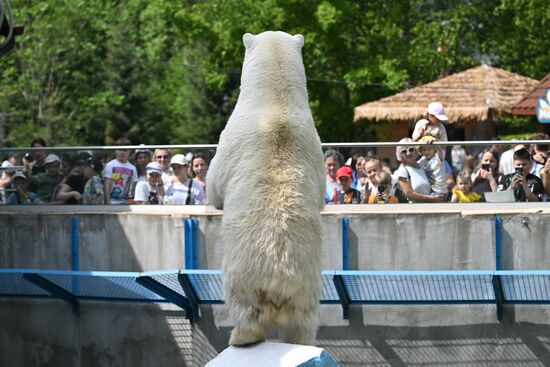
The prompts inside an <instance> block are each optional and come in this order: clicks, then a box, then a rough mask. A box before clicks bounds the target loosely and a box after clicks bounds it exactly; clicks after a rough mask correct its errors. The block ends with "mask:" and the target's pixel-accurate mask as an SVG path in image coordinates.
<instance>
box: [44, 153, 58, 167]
mask: <svg viewBox="0 0 550 367" xmlns="http://www.w3.org/2000/svg"><path fill="white" fill-rule="evenodd" d="M55 162H59V157H58V156H57V155H55V154H48V156H47V157H46V159H44V165H46V164H50V163H55Z"/></svg>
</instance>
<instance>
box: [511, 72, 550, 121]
mask: <svg viewBox="0 0 550 367" xmlns="http://www.w3.org/2000/svg"><path fill="white" fill-rule="evenodd" d="M547 89H550V74H548V75H546V76H545V77H544V78H543V79H542V80H541V81H540V83H538V84H537V85H535V87H533V89H532V90H531V91H529V93H528V94H526V95H525V96H523V98H521V99H520V100H519V101H518V102H517V103H516V104H515V105H514V106H513V107H512V114H513V115H514V116H521V115H535V114H536V113H537V103H539V98H542V97H545V96H546V90H547Z"/></svg>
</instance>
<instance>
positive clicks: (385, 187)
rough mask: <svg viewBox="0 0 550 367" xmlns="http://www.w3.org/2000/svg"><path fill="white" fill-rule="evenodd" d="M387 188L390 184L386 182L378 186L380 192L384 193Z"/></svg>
mask: <svg viewBox="0 0 550 367" xmlns="http://www.w3.org/2000/svg"><path fill="white" fill-rule="evenodd" d="M387 189H388V185H384V184H382V185H379V186H378V193H379V194H383V193H384V192H385V191H386V190H387Z"/></svg>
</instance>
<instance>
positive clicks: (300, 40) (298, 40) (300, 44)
mask: <svg viewBox="0 0 550 367" xmlns="http://www.w3.org/2000/svg"><path fill="white" fill-rule="evenodd" d="M293 38H294V40H295V41H296V43H297V44H298V47H300V48H302V47H304V36H302V35H301V34H297V35H295V36H293Z"/></svg>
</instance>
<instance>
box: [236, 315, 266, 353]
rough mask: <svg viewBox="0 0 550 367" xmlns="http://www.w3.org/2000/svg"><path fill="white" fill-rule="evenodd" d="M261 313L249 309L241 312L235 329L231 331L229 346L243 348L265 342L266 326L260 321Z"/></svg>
mask: <svg viewBox="0 0 550 367" xmlns="http://www.w3.org/2000/svg"><path fill="white" fill-rule="evenodd" d="M261 318H262V316H261V313H260V312H259V311H258V310H254V309H253V308H252V307H249V308H248V310H247V311H244V312H241V313H240V317H239V318H238V320H237V323H236V325H235V328H234V329H233V330H232V331H231V337H230V338H229V345H233V346H245V345H250V344H255V343H259V342H263V341H264V340H265V335H266V330H267V325H266V323H265V322H262V321H261Z"/></svg>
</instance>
